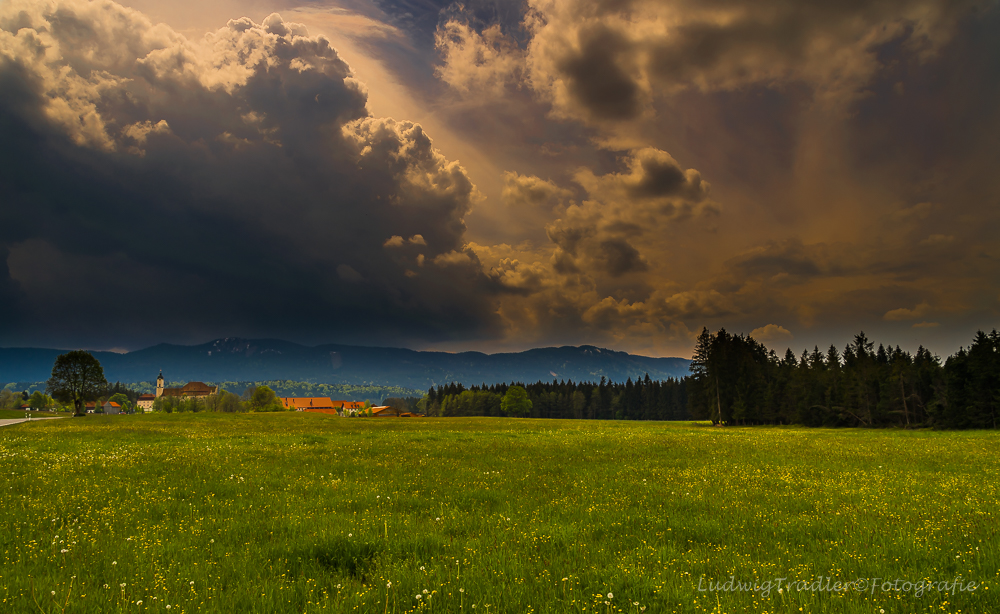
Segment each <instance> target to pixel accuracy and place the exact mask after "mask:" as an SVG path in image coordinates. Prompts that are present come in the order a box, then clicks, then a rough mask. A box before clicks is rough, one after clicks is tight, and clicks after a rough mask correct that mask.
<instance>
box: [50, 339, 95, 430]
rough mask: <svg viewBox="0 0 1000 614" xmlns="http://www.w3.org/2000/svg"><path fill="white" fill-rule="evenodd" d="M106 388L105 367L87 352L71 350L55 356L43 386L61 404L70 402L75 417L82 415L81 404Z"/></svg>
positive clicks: (82, 407) (82, 405) (92, 398)
mask: <svg viewBox="0 0 1000 614" xmlns="http://www.w3.org/2000/svg"><path fill="white" fill-rule="evenodd" d="M107 387H108V381H107V380H106V379H105V378H104V367H102V366H101V363H100V362H99V361H98V360H97V359H96V358H94V357H93V356H91V355H90V352H84V351H83V350H74V351H72V352H67V353H65V354H62V355H60V356H57V357H56V362H55V364H54V365H53V366H52V377H50V378H49V381H48V382H47V385H46V388H47V390H48V393H49V395H51V396H52V398H54V399H56V400H57V401H59V402H60V403H72V404H73V408H74V412H73V415H74V416H83V415H85V413H84V404H85V403H86V402H87V401H93V400H95V399H97V397H98V396H99V395H100V394H101V393H103V392H104V390H105V389H107Z"/></svg>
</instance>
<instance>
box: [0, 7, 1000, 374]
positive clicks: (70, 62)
mask: <svg viewBox="0 0 1000 614" xmlns="http://www.w3.org/2000/svg"><path fill="white" fill-rule="evenodd" d="M998 29H1000V7H998V6H997V2H996V1H995V0H991V1H964V0H949V1H944V0H881V1H877V2H874V1H872V2H866V1H862V0H846V1H843V2H835V3H831V2H815V1H813V0H755V1H753V2H750V1H747V0H676V1H672V0H523V1H517V0H469V1H467V2H464V3H458V2H455V3H452V2H448V1H446V0H336V1H328V0H315V1H309V0H251V1H245V2H244V1H238V0H197V1H193V0H177V1H174V2H169V3H167V2H160V1H158V0H122V2H121V3H114V2H110V1H104V0H95V1H90V0H0V346H3V347H29V346H30V347H56V348H77V347H82V348H90V349H118V350H133V349H139V348H142V347H147V346H149V345H153V344H156V343H160V342H171V343H184V344H192V343H203V342H206V341H208V340H211V339H215V338H219V337H252V338H279V339H287V340H290V341H296V342H299V343H304V344H308V345H316V344H321V343H350V344H360V345H382V346H396V347H409V348H413V349H437V350H445V351H460V350H470V349H471V350H480V351H486V352H497V351H517V350H522V349H527V348H531V347H540V346H552V345H581V344H592V345H598V346H601V347H607V348H612V349H616V350H624V351H628V352H632V353H638V354H644V355H649V356H682V357H689V356H690V355H691V351H692V348H693V346H694V342H695V338H696V337H697V335H698V334H699V333H700V332H701V330H702V328H703V327H707V328H708V329H709V330H712V331H714V330H718V329H719V328H725V329H726V330H728V331H730V332H732V333H740V334H750V335H752V336H753V337H754V338H756V339H758V340H760V341H762V342H764V343H765V345H767V346H768V347H770V348H772V349H775V350H776V351H777V352H778V353H779V354H783V353H784V351H785V349H786V348H788V347H790V348H792V349H793V350H794V351H795V353H796V354H798V353H801V351H802V350H803V349H806V348H808V349H810V350H811V349H812V348H813V347H814V346H817V345H818V346H819V347H820V348H821V349H825V348H826V347H828V346H829V345H830V344H835V345H837V346H838V347H840V348H842V347H843V346H844V345H846V344H847V343H848V342H849V341H850V340H851V339H852V338H853V336H854V335H855V334H856V333H857V332H859V331H862V330H863V331H864V332H865V333H866V334H867V336H868V337H869V338H871V339H874V340H875V341H876V342H881V343H886V344H887V345H889V344H891V345H900V346H902V347H903V348H904V349H907V350H910V351H913V350H915V349H916V348H917V347H918V346H919V345H923V346H924V347H927V348H929V349H931V350H932V351H933V352H935V353H937V354H939V355H941V356H942V357H945V356H947V355H950V354H952V353H954V352H955V351H956V350H957V349H958V347H959V346H961V345H968V343H969V341H970V340H971V339H972V337H973V335H974V333H975V332H976V330H977V329H984V330H990V329H992V328H995V327H997V326H998V324H1000V239H998V237H1000V190H998V188H1000V179H998V177H1000V174H998V173H997V172H996V169H997V168H998V167H1000V37H998V36H996V35H995V33H996V32H997V31H998Z"/></svg>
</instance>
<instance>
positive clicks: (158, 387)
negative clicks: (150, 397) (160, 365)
mask: <svg viewBox="0 0 1000 614" xmlns="http://www.w3.org/2000/svg"><path fill="white" fill-rule="evenodd" d="M161 394H163V370H162V369H161V370H160V376H159V377H158V378H156V398H160V395H161Z"/></svg>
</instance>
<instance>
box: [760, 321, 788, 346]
mask: <svg viewBox="0 0 1000 614" xmlns="http://www.w3.org/2000/svg"><path fill="white" fill-rule="evenodd" d="M750 336H751V337H753V338H754V339H756V340H757V341H760V342H761V343H765V344H767V343H780V342H783V341H791V340H792V339H794V338H795V336H794V335H792V333H791V331H789V330H788V329H787V328H785V327H784V326H778V325H777V324H768V325H767V326H761V327H760V328H755V329H753V330H752V331H750Z"/></svg>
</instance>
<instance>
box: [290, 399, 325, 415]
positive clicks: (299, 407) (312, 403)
mask: <svg viewBox="0 0 1000 614" xmlns="http://www.w3.org/2000/svg"><path fill="white" fill-rule="evenodd" d="M278 398H280V399H281V403H282V405H284V406H285V409H290V410H294V411H315V412H319V411H320V410H330V412H333V410H334V406H333V401H332V400H330V397H278ZM330 412H322V413H330Z"/></svg>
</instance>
